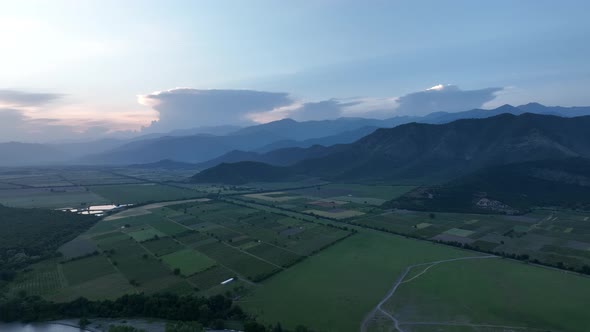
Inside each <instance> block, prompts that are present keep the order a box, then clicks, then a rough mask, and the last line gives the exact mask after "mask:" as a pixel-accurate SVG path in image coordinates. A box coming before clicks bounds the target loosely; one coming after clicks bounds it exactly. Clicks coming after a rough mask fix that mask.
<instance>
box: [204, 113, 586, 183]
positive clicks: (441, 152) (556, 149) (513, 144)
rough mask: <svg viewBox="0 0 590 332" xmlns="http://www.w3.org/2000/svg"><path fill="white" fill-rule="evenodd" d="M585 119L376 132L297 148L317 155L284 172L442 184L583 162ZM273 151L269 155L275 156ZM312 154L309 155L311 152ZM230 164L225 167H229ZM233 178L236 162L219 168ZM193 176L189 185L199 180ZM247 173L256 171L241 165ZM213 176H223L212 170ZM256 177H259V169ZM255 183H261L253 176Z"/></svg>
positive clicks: (533, 118)
mask: <svg viewBox="0 0 590 332" xmlns="http://www.w3.org/2000/svg"><path fill="white" fill-rule="evenodd" d="M588 128H590V116H582V117H576V118H564V117H558V116H553V115H538V114H531V113H524V114H521V115H512V114H506V113H504V114H500V115H497V116H494V117H491V118H485V119H465V120H457V121H454V122H451V123H446V124H439V125H434V124H424V123H409V124H405V125H400V126H397V127H395V128H387V129H385V128H381V129H378V130H376V131H375V132H374V133H372V134H369V135H367V136H366V137H364V138H362V139H360V140H358V141H356V142H354V143H351V144H340V145H334V146H331V147H327V148H320V149H318V148H317V147H312V148H308V149H305V150H306V151H298V153H299V154H301V155H304V154H305V153H306V152H308V153H309V154H312V153H311V152H310V151H311V149H314V150H319V151H320V153H321V156H319V157H314V158H307V159H303V160H301V161H299V162H297V163H295V164H294V165H291V166H288V167H285V169H287V170H288V171H289V173H290V174H293V175H306V176H313V177H321V178H324V179H327V180H340V181H384V180H385V181H388V182H396V183H402V182H403V183H414V184H423V183H442V182H445V181H448V180H450V179H453V178H456V177H459V176H461V175H464V174H469V173H472V172H475V171H477V170H480V169H483V168H486V167H492V166H496V165H504V164H509V163H517V162H526V161H535V160H544V159H561V158H572V157H584V158H590V130H588ZM277 152H278V151H274V152H273V153H277ZM315 153H317V152H315ZM232 165H233V166H232ZM223 167H224V168H223V169H224V170H225V171H226V172H228V173H233V176H236V175H235V174H240V172H241V169H240V164H239V163H238V164H223ZM214 169H215V167H214V168H212V169H208V170H206V171H205V172H203V174H201V175H199V174H197V175H196V177H195V178H194V180H195V181H199V182H207V178H206V177H205V175H206V174H207V173H208V172H213V171H215V172H217V170H214ZM248 173H249V174H256V172H255V171H253V170H252V166H249V170H248ZM216 174H217V177H218V178H219V179H222V178H223V176H220V175H219V172H217V173H216ZM260 174H261V176H263V177H264V173H263V172H260ZM256 180H257V181H262V180H264V178H262V179H256Z"/></svg>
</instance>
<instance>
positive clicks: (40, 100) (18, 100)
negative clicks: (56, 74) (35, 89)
mask: <svg viewBox="0 0 590 332" xmlns="http://www.w3.org/2000/svg"><path fill="white" fill-rule="evenodd" d="M62 97H63V95H61V94H56V93H31V92H23V91H16V90H0V105H2V106H3V107H27V106H41V105H44V104H47V103H49V102H52V101H55V100H57V99H60V98H62Z"/></svg>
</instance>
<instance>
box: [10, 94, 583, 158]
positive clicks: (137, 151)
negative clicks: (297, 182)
mask: <svg viewBox="0 0 590 332" xmlns="http://www.w3.org/2000/svg"><path fill="white" fill-rule="evenodd" d="M525 112H534V113H539V114H552V115H558V116H564V117H570V116H579V115H590V107H547V106H543V105H540V104H537V103H530V104H526V105H521V106H518V107H513V106H510V105H504V106H501V107H499V108H496V109H492V110H483V109H475V110H470V111H465V112H457V113H446V112H437V113H432V114H429V115H426V116H424V117H409V116H401V117H393V118H390V119H385V120H377V119H363V118H340V119H335V120H322V121H305V122H297V121H294V120H291V119H285V120H280V121H275V122H271V123H267V124H261V125H255V126H250V127H246V128H239V129H238V128H236V127H232V126H219V127H210V128H209V127H206V128H195V129H188V130H177V131H173V132H171V133H168V134H167V135H165V134H148V135H143V136H139V137H135V138H132V139H103V140H96V141H92V142H75V143H59V144H57V143H55V144H41V146H40V145H36V146H34V147H33V146H27V145H22V146H21V148H20V150H19V151H13V150H11V149H7V148H5V150H4V152H5V153H4V154H3V155H2V156H3V159H2V160H0V166H1V165H39V164H44V163H48V162H51V163H61V164H101V165H126V164H140V163H153V162H157V161H159V160H162V159H171V160H175V161H180V162H188V163H201V162H206V161H209V160H212V159H215V158H220V157H222V156H223V155H224V154H226V153H229V152H232V151H234V150H241V151H244V152H252V151H255V152H257V153H258V154H265V153H267V152H271V151H273V150H277V149H282V148H294V147H299V148H307V147H311V146H314V145H323V146H331V145H335V144H348V143H352V142H354V141H356V140H358V139H360V138H362V137H364V136H366V135H368V134H370V133H371V132H373V131H374V130H375V129H376V128H391V127H396V126H399V125H402V124H406V123H411V122H418V123H432V124H439V123H448V122H451V121H455V120H457V119H465V118H469V119H478V118H487V117H491V116H496V115H499V114H502V113H509V114H515V115H520V114H523V113H525ZM21 153H22V154H25V155H26V156H27V157H21ZM232 154H233V157H235V155H236V154H235V153H233V152H232ZM46 155H48V156H49V157H46ZM243 156H249V157H248V158H249V159H252V160H254V161H255V160H264V159H258V158H259V156H258V155H256V154H243ZM230 157H231V156H230ZM249 159H242V160H249ZM291 160H292V161H293V160H294V159H291ZM228 161H240V160H239V159H231V158H228V159H224V158H221V159H218V162H228ZM295 161H296V160H295ZM283 164H284V163H283Z"/></svg>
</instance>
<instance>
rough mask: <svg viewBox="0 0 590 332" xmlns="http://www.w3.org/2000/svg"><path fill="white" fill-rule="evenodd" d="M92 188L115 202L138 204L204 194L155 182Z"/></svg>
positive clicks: (91, 188)
mask: <svg viewBox="0 0 590 332" xmlns="http://www.w3.org/2000/svg"><path fill="white" fill-rule="evenodd" d="M89 188H90V190H91V191H92V192H94V193H96V194H98V195H100V196H102V197H104V198H105V199H107V200H108V201H109V202H112V203H115V204H137V203H145V202H159V201H172V200H181V199H185V198H187V199H188V198H194V197H201V196H204V195H203V194H202V193H199V192H197V191H194V190H189V189H182V188H176V187H170V186H164V185H159V184H153V183H142V184H129V185H108V186H92V187H89Z"/></svg>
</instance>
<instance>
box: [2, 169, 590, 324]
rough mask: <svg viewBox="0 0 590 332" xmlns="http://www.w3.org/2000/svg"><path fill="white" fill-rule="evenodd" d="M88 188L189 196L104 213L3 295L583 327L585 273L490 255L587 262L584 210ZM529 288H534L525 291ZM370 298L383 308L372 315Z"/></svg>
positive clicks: (345, 192)
mask: <svg viewBox="0 0 590 332" xmlns="http://www.w3.org/2000/svg"><path fill="white" fill-rule="evenodd" d="M97 176H98V175H97ZM70 181H74V180H70ZM88 188H89V192H90V193H92V194H95V192H97V190H96V188H99V189H98V191H100V190H101V189H104V190H105V191H102V192H100V197H108V196H109V195H125V196H126V197H128V198H130V199H135V200H141V199H145V198H142V197H148V196H149V197H161V196H158V195H165V196H166V198H165V199H166V200H168V199H170V197H169V194H170V190H172V191H176V190H179V191H180V192H183V193H184V192H191V193H192V194H193V195H194V196H191V197H185V196H183V195H180V194H179V195H178V196H177V197H178V198H179V199H181V200H182V201H178V202H160V203H153V204H149V205H142V206H137V207H132V208H130V209H128V210H123V211H121V212H118V213H116V214H113V215H110V216H107V217H106V218H103V219H102V220H100V221H99V222H98V223H96V224H95V225H94V226H93V227H91V228H90V229H89V230H88V231H86V232H85V233H83V234H82V235H80V236H78V237H77V238H75V239H74V240H72V241H71V242H69V243H66V244H65V245H63V246H61V247H60V248H59V252H60V253H62V255H63V256H62V257H60V258H56V259H52V260H49V261H43V262H40V263H36V264H34V265H32V266H31V270H30V271H29V272H26V273H22V274H19V276H18V278H17V279H16V280H15V281H14V282H13V283H11V284H10V285H9V288H8V290H9V294H13V295H16V294H19V293H21V292H25V293H26V294H31V295H34V294H36V295H41V296H43V297H44V298H46V299H50V300H53V301H68V300H72V299H75V298H76V297H78V296H85V297H88V298H91V299H112V298H116V297H118V296H121V295H123V294H134V293H141V292H144V293H146V294H152V293H155V292H171V293H176V294H197V295H201V296H211V295H215V294H231V296H233V297H234V298H235V299H236V300H237V302H238V304H239V305H240V306H241V307H243V308H244V309H245V310H246V311H247V312H249V313H251V314H253V315H255V316H257V317H258V318H259V320H260V321H262V322H265V323H268V324H274V323H276V322H279V321H280V322H281V323H282V324H284V325H285V326H286V327H290V328H293V327H294V326H295V325H298V324H304V325H307V326H310V327H312V328H314V329H317V330H320V331H358V330H359V329H361V330H363V331H389V330H390V329H391V328H392V327H393V326H394V322H393V320H392V319H391V317H390V316H388V315H391V316H392V317H394V318H395V319H397V320H398V324H399V326H401V328H402V329H403V331H411V332H416V331H418V332H420V331H463V330H465V331H501V330H502V329H501V328H495V327H490V326H500V325H501V326H503V327H507V328H508V329H516V328H518V329H516V330H522V331H525V332H526V331H538V330H535V329H543V330H551V331H570V330H571V331H583V328H581V327H583V326H587V325H588V324H590V322H589V321H588V318H586V315H585V314H584V308H585V306H584V303H583V302H584V300H585V297H583V296H582V295H581V294H584V292H588V291H587V288H588V287H589V286H588V285H590V279H588V278H586V277H582V276H579V275H576V274H573V273H567V272H564V271H559V270H553V269H549V268H544V267H540V266H535V265H533V264H530V265H527V264H524V263H522V262H519V261H512V260H508V259H503V258H500V257H491V258H490V257H488V256H491V255H492V254H490V253H493V252H502V253H514V254H519V255H528V256H527V257H529V261H530V262H535V261H534V260H539V261H542V262H552V263H557V262H561V263H562V264H564V266H566V267H569V266H575V267H582V266H584V265H585V264H590V254H588V253H589V252H590V244H589V242H590V241H589V240H588V239H589V238H590V227H589V226H590V221H589V219H590V215H588V214H586V213H583V212H574V211H563V210H560V211H555V210H535V211H533V212H532V213H530V214H528V215H524V216H507V215H478V214H458V213H428V212H415V211H406V210H386V209H384V208H381V207H380V204H381V203H382V201H385V200H388V199H391V198H393V197H396V196H397V195H401V194H402V193H403V192H405V191H407V190H410V189H411V188H412V187H409V186H373V185H348V184H342V185H341V184H333V185H325V184H324V185H321V186H320V189H318V188H317V187H312V188H306V189H295V190H289V189H281V188H273V189H272V191H270V192H267V193H260V192H257V193H248V192H243V191H242V192H240V190H242V189H243V188H233V189H230V188H229V187H228V191H227V193H228V194H229V193H230V192H232V191H231V190H234V191H238V192H232V195H231V196H223V195H222V196H220V197H217V198H215V199H213V198H212V197H209V198H205V197H202V195H204V194H205V193H203V192H197V191H195V190H193V189H182V188H175V187H169V186H166V185H161V184H149V185H146V184H123V185H117V184H115V185H104V186H88ZM117 188H120V189H122V191H118V190H117ZM145 188H149V189H153V191H150V190H145ZM33 189H34V190H39V189H40V188H33ZM33 189H31V188H29V189H26V190H33ZM41 189H42V188H41ZM140 189H144V190H140ZM7 190H14V188H12V189H7ZM19 190H24V189H22V188H20V189H19ZM90 190H92V191H90ZM160 190H161V192H159V191H160ZM0 191H2V189H0ZM109 191H111V192H109ZM318 192H319V193H318ZM95 195H97V196H98V194H95ZM142 195H148V196H142ZM111 197H114V196H111ZM121 197H123V196H121ZM184 198H189V199H188V200H183V199H184ZM389 233H397V234H401V235H406V236H408V237H413V238H417V239H410V238H404V237H401V236H398V235H393V234H389ZM418 239H419V240H418ZM423 240H428V241H423ZM437 242H445V243H447V242H450V243H452V244H453V245H455V246H457V245H461V246H465V247H468V248H475V249H478V250H479V251H484V252H477V251H466V250H463V249H458V248H453V247H450V246H445V245H443V244H440V243H437ZM95 252H96V253H95ZM498 271H500V272H498ZM232 278H233V279H232ZM473 280H477V282H472V281H473ZM396 281H399V282H400V283H399V285H398V287H397V288H396V291H395V292H394V293H393V295H392V296H391V297H387V295H388V291H389V290H390V289H392V287H393V285H394V284H395V283H396ZM222 282H227V283H226V284H222ZM464 284H465V285H467V286H464ZM461 287H464V288H461ZM539 289H542V290H545V291H543V292H537V293H539V294H537V293H535V290H539ZM493 290H497V291H493ZM580 290H582V291H580ZM541 296H547V298H548V299H550V300H546V301H544V302H543V299H542V298H541ZM567 299H570V300H569V301H571V303H570V302H568V300H567ZM380 301H383V304H382V305H381V307H380V310H384V312H386V313H387V314H385V313H383V312H382V311H380V310H379V309H378V308H377V305H378V304H379V303H380ZM449 303H450V304H452V305H450V304H449ZM503 306H504V307H503ZM293 308H298V309H297V310H294V309H293ZM466 308H468V309H466ZM318 313H321V314H318ZM552 313H557V314H552ZM560 317H565V318H560ZM435 323H440V324H439V325H437V324H435ZM392 324H393V325H392ZM475 325H478V326H479V327H476V326H475ZM480 325H481V326H480ZM483 325H486V326H487V325H489V326H487V327H483Z"/></svg>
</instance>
